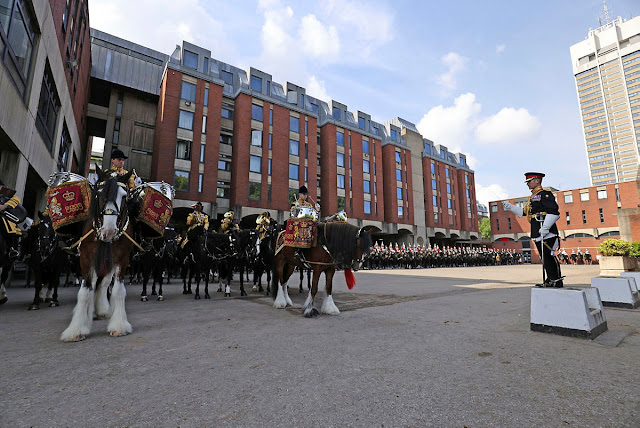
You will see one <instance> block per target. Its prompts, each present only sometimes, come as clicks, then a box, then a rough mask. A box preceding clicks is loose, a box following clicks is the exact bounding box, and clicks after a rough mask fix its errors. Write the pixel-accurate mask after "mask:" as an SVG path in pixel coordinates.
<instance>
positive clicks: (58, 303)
mask: <svg viewBox="0 0 640 428" xmlns="http://www.w3.org/2000/svg"><path fill="white" fill-rule="evenodd" d="M58 306H60V302H58V301H57V300H52V301H51V303H49V307H50V308H57V307H58Z"/></svg>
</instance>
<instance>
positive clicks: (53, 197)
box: [47, 179, 91, 235]
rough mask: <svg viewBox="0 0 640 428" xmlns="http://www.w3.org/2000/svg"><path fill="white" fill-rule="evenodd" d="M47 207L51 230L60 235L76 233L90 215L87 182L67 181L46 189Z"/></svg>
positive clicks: (89, 191) (89, 196)
mask: <svg viewBox="0 0 640 428" xmlns="http://www.w3.org/2000/svg"><path fill="white" fill-rule="evenodd" d="M47 205H48V207H49V216H50V217H51V222H52V223H53V229H54V230H55V231H56V233H58V234H60V235H71V234H74V233H78V231H77V230H76V229H77V228H78V226H80V227H81V226H82V225H81V224H79V223H80V222H83V221H85V220H86V219H87V218H88V217H89V215H90V208H91V189H90V187H89V181H88V180H86V179H85V180H78V181H67V182H65V183H62V184H59V185H57V186H51V187H49V188H48V189H47Z"/></svg>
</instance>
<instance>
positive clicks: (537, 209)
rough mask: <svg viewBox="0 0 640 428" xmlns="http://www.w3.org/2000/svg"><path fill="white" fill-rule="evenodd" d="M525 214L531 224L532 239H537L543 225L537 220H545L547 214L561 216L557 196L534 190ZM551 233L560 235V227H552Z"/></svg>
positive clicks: (542, 190) (545, 191)
mask: <svg viewBox="0 0 640 428" xmlns="http://www.w3.org/2000/svg"><path fill="white" fill-rule="evenodd" d="M524 213H525V214H526V216H527V219H528V220H529V222H531V238H532V239H535V238H538V237H539V236H540V227H541V226H542V224H541V223H540V222H539V221H538V220H537V219H536V217H538V218H539V219H544V216H545V214H555V215H560V212H559V211H558V203H557V202H556V198H555V196H553V193H551V192H550V191H548V190H544V189H543V188H542V187H538V188H536V189H534V190H533V192H532V194H531V196H529V202H527V204H526V205H525V207H524ZM549 232H550V233H553V234H555V235H558V226H556V225H555V223H554V225H553V226H551V229H549Z"/></svg>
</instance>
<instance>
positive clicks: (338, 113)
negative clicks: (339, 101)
mask: <svg viewBox="0 0 640 428" xmlns="http://www.w3.org/2000/svg"><path fill="white" fill-rule="evenodd" d="M333 118H334V119H335V120H340V119H341V118H342V112H341V111H340V109H339V108H337V107H334V108H333Z"/></svg>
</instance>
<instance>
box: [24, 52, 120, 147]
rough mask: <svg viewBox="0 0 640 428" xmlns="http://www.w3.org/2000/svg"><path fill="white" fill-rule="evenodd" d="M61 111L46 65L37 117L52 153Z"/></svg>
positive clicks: (51, 75)
mask: <svg viewBox="0 0 640 428" xmlns="http://www.w3.org/2000/svg"><path fill="white" fill-rule="evenodd" d="M59 111H60V99H59V98H58V92H57V90H56V85H55V83H54V80H53V74H52V73H51V69H50V68H49V63H48V62H47V63H46V66H45V69H44V75H43V77H42V88H41V89H40V100H39V101H38V113H37V117H36V128H37V129H38V131H39V132H40V135H41V136H42V139H43V141H44V143H45V145H46V146H47V149H49V151H50V152H51V151H52V150H53V139H54V136H55V133H56V125H57V123H58V113H59ZM115 144H117V142H116V143H115Z"/></svg>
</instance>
